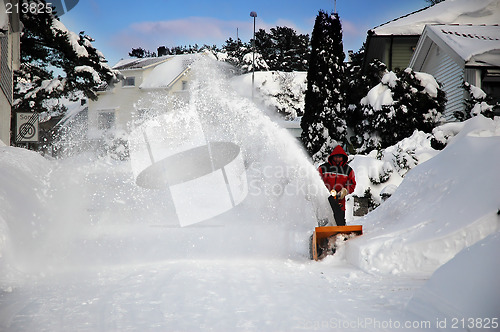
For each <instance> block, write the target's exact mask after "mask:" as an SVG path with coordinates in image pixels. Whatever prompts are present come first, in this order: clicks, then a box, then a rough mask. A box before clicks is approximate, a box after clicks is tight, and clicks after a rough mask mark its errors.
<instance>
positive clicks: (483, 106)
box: [453, 82, 500, 121]
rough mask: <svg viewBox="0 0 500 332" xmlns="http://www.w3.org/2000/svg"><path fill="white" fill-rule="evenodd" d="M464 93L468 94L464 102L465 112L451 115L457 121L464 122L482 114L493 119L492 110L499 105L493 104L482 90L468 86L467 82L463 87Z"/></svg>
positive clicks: (491, 99) (493, 113) (490, 98)
mask: <svg viewBox="0 0 500 332" xmlns="http://www.w3.org/2000/svg"><path fill="white" fill-rule="evenodd" d="M463 87H464V89H465V91H467V93H468V95H469V96H468V98H466V99H465V100H464V104H465V110H464V111H456V112H455V113H454V114H453V115H454V117H455V118H456V119H457V120H459V121H465V120H467V119H470V118H472V117H473V116H476V115H479V114H482V115H484V116H485V117H487V118H491V119H493V118H494V116H495V112H494V108H498V107H499V106H500V105H499V104H498V103H495V101H494V100H493V98H492V97H491V96H488V95H487V94H486V93H485V92H484V91H483V90H482V89H480V88H478V87H476V86H474V85H472V84H469V83H467V82H465V83H464V85H463Z"/></svg>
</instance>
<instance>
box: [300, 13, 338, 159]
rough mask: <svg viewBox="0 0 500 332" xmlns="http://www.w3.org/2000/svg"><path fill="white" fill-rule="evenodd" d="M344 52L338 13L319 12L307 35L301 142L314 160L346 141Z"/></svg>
mask: <svg viewBox="0 0 500 332" xmlns="http://www.w3.org/2000/svg"><path fill="white" fill-rule="evenodd" d="M344 57H345V55H344V51H343V44H342V25H341V23H340V19H339V16H338V14H336V13H333V14H327V13H326V12H324V11H319V14H318V16H317V17H316V21H315V23H314V28H313V32H312V37H311V58H310V61H309V70H308V72H307V91H306V95H305V105H304V116H303V117H302V122H301V127H302V136H301V139H302V142H303V143H304V145H305V147H306V149H307V151H308V152H309V154H310V155H311V156H312V158H313V161H314V162H319V161H321V160H324V159H325V158H326V157H327V156H328V154H329V153H331V150H332V149H333V148H334V145H335V144H336V142H339V143H346V142H347V127H346V121H345V100H344V95H345V93H344V91H343V90H344V88H345V83H344V68H345V66H344Z"/></svg>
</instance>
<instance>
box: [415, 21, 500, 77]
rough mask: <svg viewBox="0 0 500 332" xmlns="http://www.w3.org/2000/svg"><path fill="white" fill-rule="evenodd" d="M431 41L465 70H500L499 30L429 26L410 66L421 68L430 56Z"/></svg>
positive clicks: (474, 26)
mask: <svg viewBox="0 0 500 332" xmlns="http://www.w3.org/2000/svg"><path fill="white" fill-rule="evenodd" d="M428 40H431V41H432V42H434V43H435V44H437V45H438V46H439V47H440V48H442V49H444V50H445V51H446V52H447V53H448V54H449V55H450V56H451V57H452V58H454V59H455V61H456V62H457V63H459V64H461V65H462V66H465V65H467V66H493V67H500V26H499V25H498V24H497V25H429V26H426V27H425V30H424V33H423V34H422V38H421V40H420V41H419V44H418V45H417V52H415V56H414V58H413V59H412V61H411V63H410V66H411V67H413V66H416V68H418V67H419V66H420V65H421V64H422V62H423V61H424V59H423V58H422V57H420V59H418V58H419V54H427V52H428V50H427V48H429V47H430V46H431V43H430V42H429V41H428Z"/></svg>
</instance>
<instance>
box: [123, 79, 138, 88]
mask: <svg viewBox="0 0 500 332" xmlns="http://www.w3.org/2000/svg"><path fill="white" fill-rule="evenodd" d="M125 86H135V77H134V76H130V77H125V78H124V79H123V81H122V87H125Z"/></svg>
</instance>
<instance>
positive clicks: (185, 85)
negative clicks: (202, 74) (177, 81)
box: [182, 81, 188, 90]
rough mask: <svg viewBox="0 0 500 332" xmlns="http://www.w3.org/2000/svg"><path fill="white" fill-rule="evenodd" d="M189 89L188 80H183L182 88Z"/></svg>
mask: <svg viewBox="0 0 500 332" xmlns="http://www.w3.org/2000/svg"><path fill="white" fill-rule="evenodd" d="M187 89H188V82H187V81H182V90H187Z"/></svg>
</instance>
